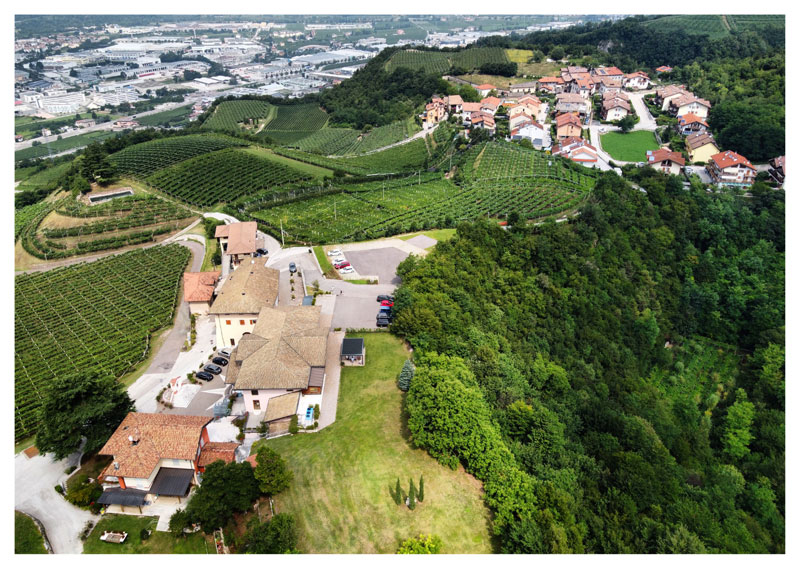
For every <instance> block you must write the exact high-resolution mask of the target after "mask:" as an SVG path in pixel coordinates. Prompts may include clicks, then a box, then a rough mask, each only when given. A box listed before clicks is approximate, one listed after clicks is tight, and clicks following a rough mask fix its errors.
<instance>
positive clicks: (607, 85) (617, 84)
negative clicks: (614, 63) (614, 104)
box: [597, 77, 622, 94]
mask: <svg viewBox="0 0 800 568" xmlns="http://www.w3.org/2000/svg"><path fill="white" fill-rule="evenodd" d="M597 79H599V80H598V81H597V90H598V92H600V93H601V94H606V93H618V92H620V91H621V90H622V78H621V77H598V78H597Z"/></svg>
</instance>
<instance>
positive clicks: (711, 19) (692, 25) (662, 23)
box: [644, 14, 730, 39]
mask: <svg viewBox="0 0 800 568" xmlns="http://www.w3.org/2000/svg"><path fill="white" fill-rule="evenodd" d="M644 25H645V26H648V27H654V28H657V29H659V30H661V31H665V32H669V31H683V32H685V33H687V34H704V35H707V36H709V37H711V38H712V39H718V38H721V37H725V36H726V35H728V33H730V32H729V30H728V28H727V27H726V26H725V23H724V22H723V16H711V15H705V16H704V15H700V14H691V15H688V14H687V15H680V16H664V17H661V18H656V19H654V20H649V21H647V22H645V23H644Z"/></svg>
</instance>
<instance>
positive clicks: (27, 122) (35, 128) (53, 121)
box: [14, 112, 99, 140]
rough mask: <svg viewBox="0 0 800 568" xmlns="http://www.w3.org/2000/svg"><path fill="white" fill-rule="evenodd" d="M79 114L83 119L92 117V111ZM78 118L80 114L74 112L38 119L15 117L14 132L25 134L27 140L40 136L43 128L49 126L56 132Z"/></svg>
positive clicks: (19, 134)
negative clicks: (67, 114)
mask: <svg viewBox="0 0 800 568" xmlns="http://www.w3.org/2000/svg"><path fill="white" fill-rule="evenodd" d="M79 116H80V117H81V118H82V119H83V118H92V113H90V112H84V113H82V114H80V115H79ZM98 118H99V117H98ZM76 120H78V115H74V114H73V115H69V116H60V117H58V118H48V119H38V118H32V117H29V116H20V117H14V134H16V135H17V136H24V137H25V139H26V140H27V139H29V138H34V137H36V136H39V135H40V134H41V131H42V128H49V129H50V130H52V131H53V132H54V133H55V131H56V130H57V129H59V128H61V127H63V126H73V125H74V124H75V121H76Z"/></svg>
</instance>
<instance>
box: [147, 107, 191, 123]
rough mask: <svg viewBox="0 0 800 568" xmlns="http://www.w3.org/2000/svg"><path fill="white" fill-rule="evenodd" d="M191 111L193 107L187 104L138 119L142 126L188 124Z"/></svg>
mask: <svg viewBox="0 0 800 568" xmlns="http://www.w3.org/2000/svg"><path fill="white" fill-rule="evenodd" d="M191 112H192V107H191V106H188V105H187V106H182V107H178V108H174V109H172V110H165V111H164V112H157V113H155V114H148V115H146V116H139V118H137V119H136V121H137V122H138V123H139V124H141V125H142V126H164V127H176V126H186V125H187V124H188V123H189V114H190V113H191Z"/></svg>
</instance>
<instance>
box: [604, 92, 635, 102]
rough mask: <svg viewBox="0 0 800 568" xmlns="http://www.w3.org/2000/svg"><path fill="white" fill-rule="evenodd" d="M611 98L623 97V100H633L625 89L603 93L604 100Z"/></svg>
mask: <svg viewBox="0 0 800 568" xmlns="http://www.w3.org/2000/svg"><path fill="white" fill-rule="evenodd" d="M609 99H622V100H623V101H629V100H631V98H630V97H629V96H628V94H627V93H626V92H625V91H618V92H616V93H613V92H611V91H606V92H605V93H603V100H604V101H606V100H609Z"/></svg>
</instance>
